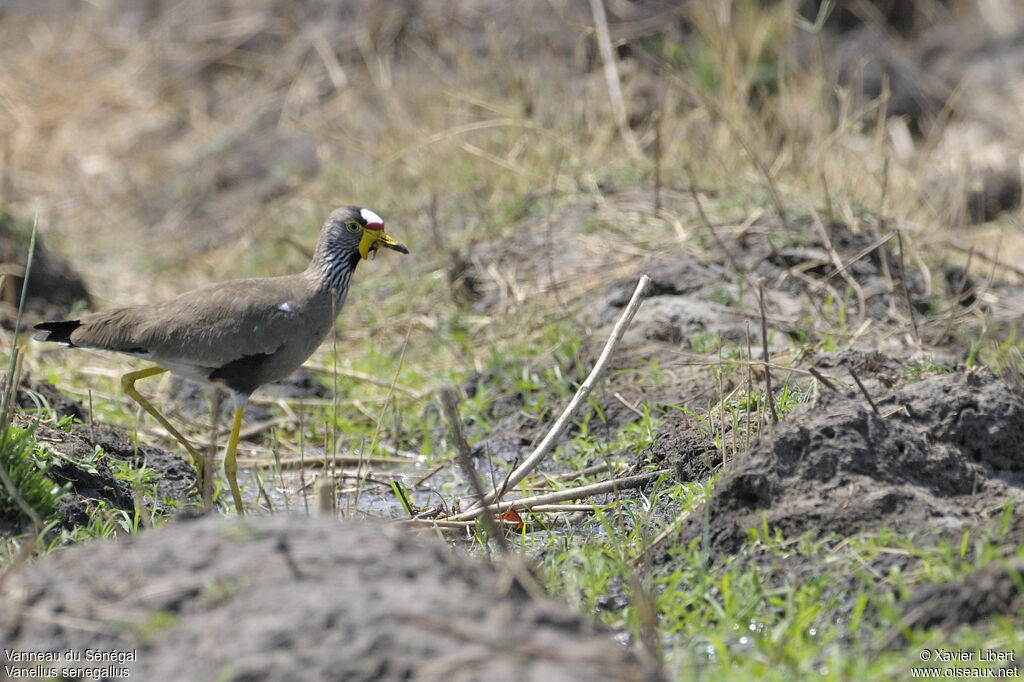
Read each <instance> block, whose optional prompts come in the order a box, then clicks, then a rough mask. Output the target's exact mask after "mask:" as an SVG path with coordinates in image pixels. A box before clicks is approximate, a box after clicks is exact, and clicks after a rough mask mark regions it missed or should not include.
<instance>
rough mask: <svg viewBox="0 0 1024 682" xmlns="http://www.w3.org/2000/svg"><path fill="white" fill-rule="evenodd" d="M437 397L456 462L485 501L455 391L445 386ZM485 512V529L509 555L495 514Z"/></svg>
mask: <svg viewBox="0 0 1024 682" xmlns="http://www.w3.org/2000/svg"><path fill="white" fill-rule="evenodd" d="M437 397H438V398H439V399H440V400H441V409H442V410H443V411H444V418H445V420H446V421H447V422H448V428H449V429H450V430H451V434H452V440H453V441H454V442H455V452H456V455H455V460H456V461H457V462H458V463H459V466H460V467H461V468H462V474H463V476H465V477H466V479H467V480H468V481H469V485H470V487H472V488H473V492H475V493H476V496H477V499H483V497H484V487H483V484H482V483H480V478H479V477H478V476H477V474H476V469H475V468H474V467H473V456H472V455H471V454H470V450H469V443H467V442H466V437H465V436H463V435H462V419H461V418H460V417H459V404H458V400H457V399H456V397H455V390H454V389H452V388H451V387H450V386H445V387H444V388H442V389H441V390H440V391H438V392H437ZM484 511H485V512H486V513H485V514H484V515H483V517H484V528H486V529H487V534H488V535H490V536H491V539H492V540H494V542H495V543H496V544H497V545H498V548H499V549H500V550H501V553H502V554H505V553H507V552H508V543H506V542H505V536H504V535H503V534H502V532H501V529H500V528H499V527H498V523H497V520H496V519H495V518H494V513H493V512H492V511H491V509H490V507H484Z"/></svg>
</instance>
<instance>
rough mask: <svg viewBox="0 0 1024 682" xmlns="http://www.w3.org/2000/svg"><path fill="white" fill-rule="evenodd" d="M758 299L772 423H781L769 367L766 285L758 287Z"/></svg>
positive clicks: (766, 390)
mask: <svg viewBox="0 0 1024 682" xmlns="http://www.w3.org/2000/svg"><path fill="white" fill-rule="evenodd" d="M757 298H758V301H759V303H760V305H761V352H762V356H761V360H762V365H763V366H764V386H765V392H766V394H767V395H766V397H767V398H768V410H769V411H770V412H771V413H772V423H773V424H778V423H779V415H778V413H776V411H775V395H774V394H773V393H772V370H771V368H770V367H769V366H768V317H767V315H765V312H764V284H761V283H759V284H758V285H757Z"/></svg>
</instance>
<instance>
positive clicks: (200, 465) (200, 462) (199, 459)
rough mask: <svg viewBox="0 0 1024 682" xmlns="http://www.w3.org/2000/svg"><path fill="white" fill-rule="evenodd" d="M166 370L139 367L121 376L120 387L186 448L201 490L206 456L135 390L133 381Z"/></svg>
mask: <svg viewBox="0 0 1024 682" xmlns="http://www.w3.org/2000/svg"><path fill="white" fill-rule="evenodd" d="M166 371H167V370H166V369H164V368H163V367H148V368H146V369H140V370H138V371H137V372H128V373H127V374H125V375H124V376H122V377H121V388H123V389H124V392H125V393H127V394H128V395H129V396H131V398H132V400H134V401H135V402H137V403H138V404H139V405H141V406H142V409H144V410H145V411H146V412H149V414H150V415H152V416H153V418H154V419H156V420H157V421H158V422H160V426H162V427H164V428H165V429H167V433H169V434H171V435H172V436H174V439H175V440H176V441H178V442H179V443H181V444H182V445H183V446H184V447H185V449H186V450H188V454H189V455H191V457H192V463H193V464H194V465H195V467H196V472H197V473H198V475H199V489H200V490H202V489H203V476H204V474H205V473H206V458H205V457H203V456H202V455H200V454H199V452H198V451H197V450H196V449H195V448H194V447H192V444H191V443H189V442H188V441H187V440H185V436H183V435H181V434H180V433H179V432H178V430H177V429H176V428H174V427H173V426H171V423H170V422H169V421H167V417H165V416H163V415H162V414H160V412H159V411H158V410H157V409H156V408H155V407H153V405H152V403H150V402H149V401H148V400H146V399H145V398H143V397H142V394H140V393H139V392H138V391H137V390H135V382H136V381H138V380H139V379H145V378H147V377H151V376H156V375H157V374H162V373H164V372H166Z"/></svg>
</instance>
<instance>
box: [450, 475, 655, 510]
mask: <svg viewBox="0 0 1024 682" xmlns="http://www.w3.org/2000/svg"><path fill="white" fill-rule="evenodd" d="M667 473H669V470H668V469H662V470H660V471H648V472H646V473H643V474H637V475H635V476H626V477H625V478H613V479H611V480H610V481H601V482H600V483H592V484H591V485H583V486H580V487H578V488H569V489H567V490H556V491H555V492H553V493H544V494H543V495H534V496H532V497H523V498H520V499H518V500H508V501H507V502H499V503H498V504H495V505H491V506H489V507H487V509H490V510H491V511H492V512H497V513H501V512H503V511H505V510H506V509H530V508H531V507H533V506H534V505H538V504H554V503H555V502H565V501H566V500H579V499H582V498H584V497H590V496H591V495H600V494H602V493H613V492H617V491H619V490H631V489H632V488H639V487H640V486H642V485H643V484H644V483H647V482H649V481H653V480H654V479H656V478H659V477H661V476H664V475H665V474H667ZM483 512H484V508H483V507H475V508H474V509H470V510H469V511H464V512H462V513H461V514H455V515H454V516H449V517H448V518H446V519H444V520H445V521H468V520H469V519H475V518H476V517H478V516H480V515H481V514H482V513H483Z"/></svg>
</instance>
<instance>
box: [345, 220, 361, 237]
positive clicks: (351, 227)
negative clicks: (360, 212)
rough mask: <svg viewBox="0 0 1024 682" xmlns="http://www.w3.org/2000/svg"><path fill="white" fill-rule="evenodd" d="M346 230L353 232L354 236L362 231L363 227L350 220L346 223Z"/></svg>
mask: <svg viewBox="0 0 1024 682" xmlns="http://www.w3.org/2000/svg"><path fill="white" fill-rule="evenodd" d="M345 229H346V230H348V231H349V232H351V233H352V234H355V233H357V232H359V230H361V229H362V225H360V224H359V223H357V222H356V221H354V220H350V221H348V222H347V223H345Z"/></svg>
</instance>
